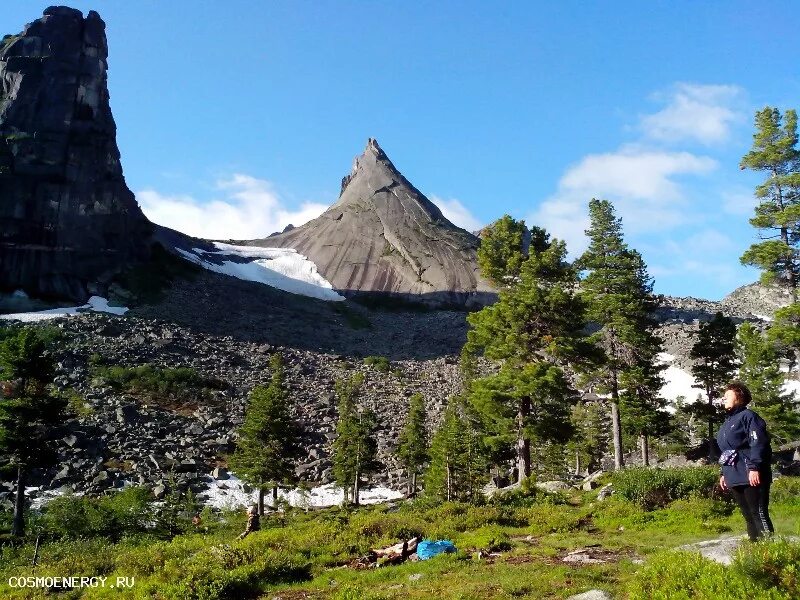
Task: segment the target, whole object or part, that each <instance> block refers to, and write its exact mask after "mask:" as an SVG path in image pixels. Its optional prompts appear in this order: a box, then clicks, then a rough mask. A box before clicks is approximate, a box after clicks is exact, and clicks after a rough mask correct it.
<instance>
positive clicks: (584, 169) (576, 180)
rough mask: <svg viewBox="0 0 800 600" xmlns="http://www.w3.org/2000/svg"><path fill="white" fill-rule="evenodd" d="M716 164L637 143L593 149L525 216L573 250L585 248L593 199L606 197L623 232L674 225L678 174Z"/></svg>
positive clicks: (679, 201)
mask: <svg viewBox="0 0 800 600" xmlns="http://www.w3.org/2000/svg"><path fill="white" fill-rule="evenodd" d="M716 167H717V162H716V161H715V160H713V159H711V158H709V157H705V156H697V155H694V154H691V153H689V152H663V151H654V150H648V149H646V148H641V147H638V146H625V147H622V148H620V149H619V150H618V151H616V152H608V153H603V154H592V155H589V156H586V157H584V158H583V159H582V160H581V161H580V162H579V163H578V164H576V165H574V166H572V167H570V168H569V169H568V170H567V172H566V173H564V175H563V176H562V177H561V180H560V181H559V184H558V190H557V191H556V193H555V194H554V195H553V196H551V197H550V198H548V199H547V200H545V201H544V202H543V203H542V204H541V205H540V206H539V207H538V208H537V210H536V211H535V212H534V213H533V214H532V215H531V216H530V217H529V219H528V221H529V223H530V224H534V225H540V226H543V227H545V228H546V229H547V230H548V231H549V232H551V233H552V234H553V235H554V236H555V237H557V238H560V239H563V240H566V242H567V247H568V248H569V250H570V253H571V254H573V255H575V254H579V253H580V252H582V251H583V250H584V249H585V248H586V244H587V240H586V238H585V236H584V230H585V229H586V228H587V227H588V224H589V219H588V210H587V207H588V204H589V200H590V199H591V198H605V199H607V200H610V201H611V202H612V203H613V204H614V207H615V209H616V212H617V216H620V217H622V219H623V225H624V227H625V232H626V234H627V233H632V234H636V233H641V232H646V231H657V230H662V229H664V228H668V227H673V226H675V225H677V224H679V223H681V222H683V221H684V218H685V217H684V216H683V210H682V208H683V206H682V205H683V201H684V199H685V194H684V191H683V189H682V187H681V184H680V183H679V182H678V181H676V178H677V177H680V176H684V175H702V174H705V173H708V172H710V171H712V170H714V169H715V168H716Z"/></svg>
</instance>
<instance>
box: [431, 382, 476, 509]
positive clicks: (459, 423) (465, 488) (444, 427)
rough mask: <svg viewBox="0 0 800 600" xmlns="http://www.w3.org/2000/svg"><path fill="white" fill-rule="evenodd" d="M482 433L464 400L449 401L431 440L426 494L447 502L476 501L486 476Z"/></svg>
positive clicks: (457, 398) (454, 399)
mask: <svg viewBox="0 0 800 600" xmlns="http://www.w3.org/2000/svg"><path fill="white" fill-rule="evenodd" d="M484 456H485V455H484V452H483V445H482V440H481V431H480V429H479V427H478V426H477V423H476V421H475V418H474V416H472V415H470V413H469V407H468V405H467V404H466V403H465V402H464V400H463V399H462V398H459V397H457V396H456V397H453V398H451V399H450V400H449V401H448V404H447V409H446V410H445V414H444V418H443V420H442V424H441V425H440V426H439V428H438V429H437V430H436V432H435V433H434V435H433V438H432V440H431V449H430V457H431V459H430V464H429V465H428V469H427V470H426V471H425V493H426V494H428V495H430V496H432V497H434V498H439V499H440V500H443V501H448V502H449V501H451V500H466V501H475V500H476V499H477V498H478V497H479V496H480V494H479V492H480V487H481V482H482V480H483V478H484V476H485V474H486V461H485V458H484Z"/></svg>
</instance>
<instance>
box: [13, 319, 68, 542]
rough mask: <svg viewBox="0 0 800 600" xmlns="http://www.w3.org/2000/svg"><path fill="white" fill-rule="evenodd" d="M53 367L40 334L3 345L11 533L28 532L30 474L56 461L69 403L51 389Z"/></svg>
mask: <svg viewBox="0 0 800 600" xmlns="http://www.w3.org/2000/svg"><path fill="white" fill-rule="evenodd" d="M54 373H55V364H54V360H53V357H52V355H51V354H50V353H49V351H48V349H47V343H46V341H45V338H44V336H43V335H42V334H40V333H39V332H38V331H36V330H34V329H31V328H22V329H20V330H18V331H16V332H15V333H12V334H11V335H8V336H7V337H5V338H4V339H3V340H2V342H0V381H2V386H1V389H0V466H3V467H10V468H13V469H16V471H17V491H16V498H15V502H14V516H13V521H12V528H11V533H12V535H14V536H16V537H19V536H22V535H23V534H24V533H25V482H26V479H27V475H28V473H29V471H30V469H32V468H34V467H43V466H47V465H49V464H52V463H53V462H54V460H55V458H56V453H55V449H54V446H53V437H54V435H53V434H54V432H55V430H56V428H57V427H58V425H60V424H61V423H62V422H63V420H64V419H65V408H66V404H67V403H66V401H64V400H62V399H61V397H60V396H57V395H55V394H53V393H52V391H51V390H50V389H49V386H50V384H51V383H52V382H53V377H54Z"/></svg>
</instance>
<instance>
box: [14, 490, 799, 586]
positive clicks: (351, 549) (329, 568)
mask: <svg viewBox="0 0 800 600" xmlns="http://www.w3.org/2000/svg"><path fill="white" fill-rule="evenodd" d="M798 483H800V482H798V480H797V479H790V478H783V479H780V480H778V481H776V482H775V490H776V491H775V494H774V496H773V504H772V510H771V512H772V516H773V521H774V522H775V526H776V530H777V533H779V534H798V533H800V532H799V531H798V525H797V522H798V516H800V505H799V504H798V502H796V499H795V498H794V497H793V496H791V494H792V492H793V490H794V489H795V488H796V486H797V485H798ZM595 496H596V492H587V493H582V492H576V493H574V494H573V495H571V496H563V495H561V496H550V495H547V494H543V493H539V494H536V495H533V496H531V497H529V498H527V499H524V498H515V499H514V501H513V504H511V505H508V504H503V501H493V502H492V503H489V504H486V505H483V506H472V505H467V504H461V503H444V504H439V505H435V504H432V503H431V502H430V501H426V500H424V499H422V500H420V501H416V502H414V503H406V504H401V505H399V506H396V507H390V506H376V507H364V508H361V509H358V510H345V509H338V508H333V509H327V510H323V511H316V512H312V513H304V512H302V511H296V510H295V511H292V512H290V513H287V514H285V515H281V516H269V517H266V518H265V519H264V521H263V522H262V530H261V531H259V532H256V533H254V534H252V535H250V536H248V537H247V538H246V539H245V540H242V541H239V540H237V539H236V535H237V534H238V533H239V532H240V531H241V530H242V528H243V526H244V515H243V514H241V513H239V512H237V513H227V514H224V515H221V516H219V517H216V518H212V516H211V514H210V513H207V514H206V515H205V516H204V526H206V527H208V530H207V531H205V532H203V533H195V532H189V533H185V534H183V535H179V536H177V537H175V538H173V539H171V540H156V539H155V538H150V537H148V536H147V535H140V536H137V537H133V538H126V537H122V538H121V539H120V540H119V541H117V542H116V543H112V542H111V541H109V540H108V539H105V538H99V537H90V538H88V539H85V540H79V541H74V540H61V541H56V540H54V539H49V540H48V541H46V542H45V543H44V544H43V546H42V548H41V550H40V557H41V558H40V565H39V566H38V567H37V568H36V571H35V574H37V575H49V574H60V575H61V574H65V573H67V574H70V575H80V574H92V575H104V576H106V575H107V576H109V577H116V576H117V575H119V576H127V577H135V578H136V585H135V587H134V589H133V590H131V591H122V592H120V591H119V590H92V591H87V592H85V594H84V596H82V597H86V598H104V597H106V596H113V597H115V598H148V597H159V598H165V599H166V598H198V599H199V598H208V599H212V598H227V597H242V598H273V597H279V598H284V599H287V600H289V599H294V598H333V599H349V598H352V599H359V600H362V599H366V600H369V599H398V600H399V599H409V598H410V599H417V598H418V599H422V598H439V599H442V600H448V599H453V600H456V599H460V600H463V599H473V598H474V599H512V598H565V597H567V596H569V595H571V594H576V593H580V592H583V591H586V590H588V589H592V588H599V589H603V590H606V591H608V592H610V593H611V594H612V595H614V597H616V598H626V597H629V598H637V597H646V596H645V594H648V593H649V594H650V595H651V596H652V597H665V598H666V597H676V598H681V597H707V598H711V597H713V596H708V595H706V596H703V595H702V594H703V593H704V590H706V589H712V590H713V589H715V588H714V586H716V585H717V584H718V580H719V576H720V575H719V568H718V567H717V566H715V565H714V564H706V563H705V562H703V561H702V560H701V559H699V558H698V557H697V556H696V555H692V554H690V555H689V556H690V557H691V558H690V559H686V558H684V556H685V553H681V552H665V551H667V550H670V549H673V548H675V547H677V546H680V545H683V544H687V543H691V542H695V541H699V540H703V539H711V538H716V537H719V535H720V533H723V534H741V533H743V532H744V522H743V519H742V517H741V515H739V513H738V510H733V506H732V505H731V504H730V503H728V502H725V501H722V500H716V499H710V498H701V497H697V496H693V495H690V496H689V497H687V498H684V499H681V500H676V501H673V502H671V503H669V504H668V505H667V506H665V507H664V508H660V509H656V510H651V511H648V510H646V509H645V508H643V507H642V506H640V505H639V504H637V503H634V502H630V501H628V500H625V499H623V498H619V497H618V498H612V499H609V500H606V501H604V502H598V501H597V500H596V498H595ZM62 508H63V507H62ZM117 510H118V509H117ZM117 514H119V513H117ZM6 520H7V519H6ZM1 522H3V520H2V514H0V523H1ZM415 535H424V536H426V537H430V538H439V537H446V538H448V539H451V540H452V541H453V542H454V543H455V545H456V546H457V548H458V550H459V551H458V553H457V554H455V555H449V556H441V557H436V558H434V559H432V560H429V561H424V562H407V563H405V564H402V565H398V566H390V567H383V568H380V569H370V570H356V569H352V568H349V567H348V566H347V565H348V563H349V562H350V561H352V560H353V559H355V558H357V557H359V556H362V555H364V554H365V553H366V552H367V551H368V550H369V549H370V548H376V547H381V546H384V545H389V544H393V543H396V542H397V541H399V540H401V539H404V538H409V537H412V536H415ZM588 546H592V547H594V549H595V551H596V552H598V553H600V554H599V555H600V556H602V557H603V558H604V559H605V560H606V562H604V563H602V564H589V565H580V564H568V563H565V562H563V561H562V560H561V559H562V558H563V557H564V556H565V555H566V554H567V553H568V552H570V551H572V550H574V549H577V548H582V547H588ZM479 551H481V552H483V555H482V556H481V557H479V555H478V552H479ZM487 551H488V552H497V553H498V554H497V555H490V556H489V557H488V558H487V557H486V554H485V552H487ZM32 553H33V547H32V543H30V542H29V543H28V544H26V545H24V546H22V547H19V548H8V547H6V548H3V549H2V550H0V597H2V598H7V597H8V598H21V597H25V596H24V595H23V594H22V593H21V592H20V591H18V590H13V589H10V588H9V587H8V586H7V583H6V582H7V581H8V578H9V577H11V576H16V575H21V574H25V575H28V574H30V573H31V572H32V569H31V567H30V559H31V557H32ZM798 553H800V550H798V549H797V545H791V544H789V545H780V543H778V544H770V545H763V544H762V545H756V546H753V547H752V548H750V547H748V548H746V549H745V552H744V553H743V554H742V556H741V557H740V558H739V559H738V563H737V564H738V565H739V566H737V567H736V568H737V569H739V570H740V571H741V573H743V574H746V578H747V579H748V580H751V581H754V582H756V584H757V585H756V587H754V588H753V589H757V590H760V591H761V592H763V591H764V590H769V589H772V588H771V587H770V586H772V587H775V589H778V587H780V586H783V587H781V588H780V589H784V590H789V592H787V593H789V594H791V593H794V592H793V591H792V590H796V589H797V588H796V587H792V586H796V585H797V580H796V578H795V576H796V574H797V573H796V567H795V570H794V571H793V570H792V569H791V568H789V567H791V565H792V564H796V557H797V556H799V555H800V554H798ZM642 559H643V560H644V564H640V560H642ZM792 561H794V563H793V562H792ZM787 565H788V566H787ZM665 574H666V575H665ZM666 576H668V577H669V578H670V580H669V581H665V580H664V577H666ZM683 579H685V580H686V581H685V582H684V581H683ZM684 583H685V586H684V587H686V586H689V587H686V589H689V590H690V591H692V593H695V594H696V595H695V596H692V595H689V596H680V595H675V596H668V595H663V594H662V596H658V593H661V592H660V591H659V590H662V589H672V590H673V591H674V590H678V592H675V593H676V594H678V593H679V592H680V590H681V589H683V588H681V585H683V584H684ZM668 584H669V585H672V584H674V585H673V587H672V588H670V587H669V586H668ZM754 585H755V584H754ZM776 586H778V587H776ZM736 589H737V590H738V588H736ZM747 589H750V588H747ZM654 590H655V591H654ZM112 592H114V593H113V594H112ZM736 593H737V594H738V593H739V592H738V591H737V592H736ZM765 593H766V592H765ZM768 593H772V592H768ZM653 594H656V595H653ZM776 594H777V592H776ZM780 594H784V592H780ZM780 594H778V595H774V597H775V598H781V599H782V598H786V597H791V596H787V595H786V594H784V595H780ZM60 597H62V598H68V599H71V598H77V597H79V596H77V595H69V594H66V595H62V596H60ZM732 597H738V596H732ZM752 597H766V598H768V597H773V596H769V595H766V596H752Z"/></svg>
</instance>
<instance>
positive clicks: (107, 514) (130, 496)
mask: <svg viewBox="0 0 800 600" xmlns="http://www.w3.org/2000/svg"><path fill="white" fill-rule="evenodd" d="M149 500H150V494H149V492H148V491H147V489H145V488H139V487H133V488H128V489H127V490H123V491H121V492H117V493H115V494H113V495H110V496H103V497H101V498H87V497H83V496H73V495H66V496H61V497H59V498H54V499H53V500H51V501H50V502H49V503H48V504H47V506H46V507H45V510H44V516H43V518H42V527H43V530H44V532H45V533H46V534H49V535H51V536H53V537H55V538H64V539H78V538H91V537H97V536H102V537H106V538H110V539H112V540H117V539H120V538H121V537H123V536H125V535H135V534H139V533H144V532H145V531H147V526H148V523H149V522H150V521H151V519H152V510H151V505H150V502H149Z"/></svg>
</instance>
